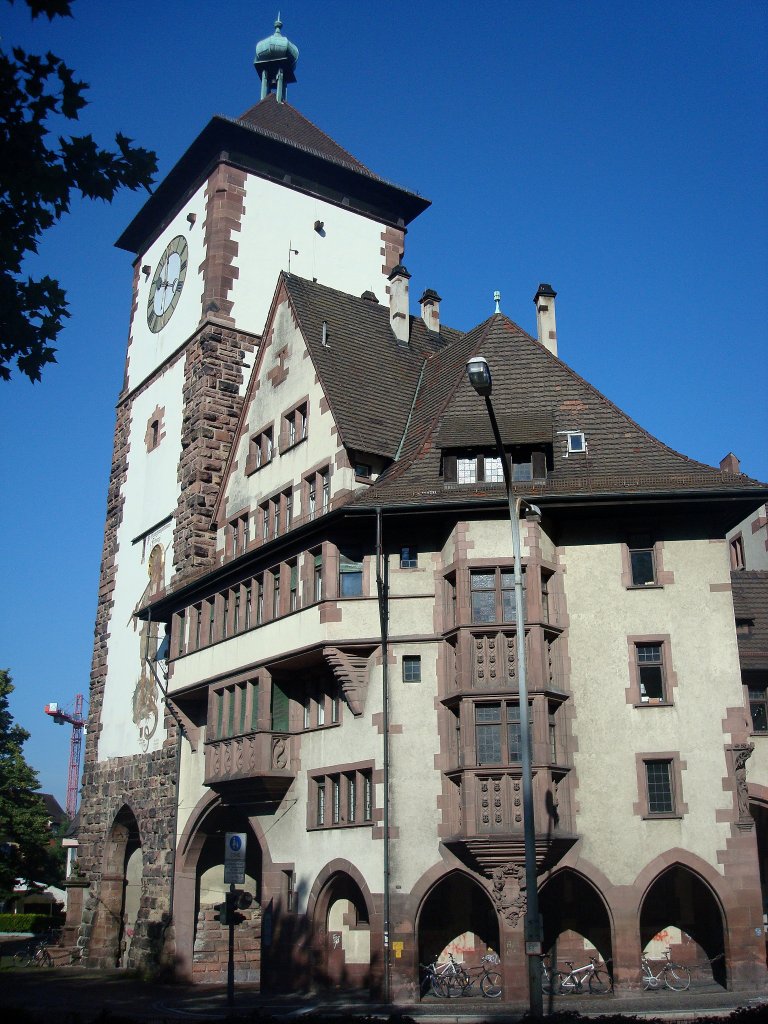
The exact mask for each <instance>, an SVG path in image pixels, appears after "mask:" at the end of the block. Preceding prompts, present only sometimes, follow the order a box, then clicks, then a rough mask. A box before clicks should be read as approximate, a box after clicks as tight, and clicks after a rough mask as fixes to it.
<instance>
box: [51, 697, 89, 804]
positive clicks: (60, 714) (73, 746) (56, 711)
mask: <svg viewBox="0 0 768 1024" xmlns="http://www.w3.org/2000/svg"><path fill="white" fill-rule="evenodd" d="M45 713H46V715H50V716H51V718H52V719H53V720H54V722H55V723H56V725H64V723H65V722H67V723H68V724H69V725H71V726H72V740H71V741H70V744H69V776H68V778H67V807H66V810H67V817H68V818H69V819H70V820H71V819H72V818H74V816H75V815H76V814H77V793H78V789H79V783H80V750H81V747H82V745H83V727H84V726H85V719H84V718H83V695H82V693H78V694H77V696H76V697H75V710H74V711H73V712H72V714H70V713H69V712H68V711H63V710H62V709H61V708H60V707H59V705H58V704H46V705H45Z"/></svg>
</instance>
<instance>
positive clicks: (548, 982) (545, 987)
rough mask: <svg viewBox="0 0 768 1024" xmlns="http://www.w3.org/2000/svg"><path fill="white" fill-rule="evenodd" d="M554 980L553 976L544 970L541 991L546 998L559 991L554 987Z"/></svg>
mask: <svg viewBox="0 0 768 1024" xmlns="http://www.w3.org/2000/svg"><path fill="white" fill-rule="evenodd" d="M552 979H553V975H550V974H547V972H546V971H545V970H544V969H542V972H541V991H542V992H543V993H544V995H545V996H550V995H554V994H555V992H556V991H557V990H556V989H555V988H553V987H552Z"/></svg>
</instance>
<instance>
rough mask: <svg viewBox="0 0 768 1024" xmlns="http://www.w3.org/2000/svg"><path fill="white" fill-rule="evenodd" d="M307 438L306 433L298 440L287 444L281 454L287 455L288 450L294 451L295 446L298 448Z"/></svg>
mask: <svg viewBox="0 0 768 1024" xmlns="http://www.w3.org/2000/svg"><path fill="white" fill-rule="evenodd" d="M306 440H307V435H306V434H305V435H304V437H300V438H299V439H298V441H294V442H293V444H287V445H285V447H284V448H281V449H280V454H281V455H287V454H288V452H292V451H293V449H294V448H298V447H299V445H300V444H304V442H305V441H306Z"/></svg>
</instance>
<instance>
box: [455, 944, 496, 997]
mask: <svg viewBox="0 0 768 1024" xmlns="http://www.w3.org/2000/svg"><path fill="white" fill-rule="evenodd" d="M498 963H499V958H498V956H497V955H496V953H486V954H485V956H483V957H481V958H480V965H479V966H478V967H466V966H465V965H463V964H460V965H459V966H460V967H462V968H463V973H464V975H465V976H466V981H465V982H464V984H463V986H462V991H461V994H462V995H463V996H469V995H472V994H473V993H474V988H475V985H479V987H480V991H481V993H482V994H483V996H485V998H486V999H499V998H500V996H501V985H502V982H501V974H499V972H498V971H492V970H491V969H490V965H494V966H495V965H496V964H498ZM460 978H461V975H459V979H460Z"/></svg>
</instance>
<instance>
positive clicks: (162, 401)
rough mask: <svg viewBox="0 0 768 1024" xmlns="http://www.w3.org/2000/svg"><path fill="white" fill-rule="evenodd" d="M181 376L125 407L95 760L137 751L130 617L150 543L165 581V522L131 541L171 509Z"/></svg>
mask: <svg viewBox="0 0 768 1024" xmlns="http://www.w3.org/2000/svg"><path fill="white" fill-rule="evenodd" d="M183 375H184V365H183V359H179V360H177V361H176V362H175V363H174V364H173V365H172V366H169V367H168V369H166V370H165V372H164V373H163V374H161V376H160V377H158V379H157V380H156V381H154V382H153V383H152V385H151V386H150V387H148V388H147V389H146V391H144V392H142V393H141V394H140V395H138V396H137V397H136V398H135V400H134V402H133V407H132V412H131V426H130V449H129V454H128V474H127V479H126V482H125V484H124V486H123V494H124V497H125V500H124V504H123V520H122V523H121V524H120V526H119V527H118V530H117V553H116V556H115V566H116V579H115V592H114V606H113V608H112V614H111V618H110V636H109V640H108V660H107V676H106V682H105V690H104V700H103V705H102V712H101V722H102V732H101V735H100V737H99V760H106V759H107V758H110V757H125V756H128V755H132V754H138V753H141V752H142V751H143V750H144V748H143V747H142V745H141V743H140V738H139V731H138V727H137V725H136V724H135V723H134V721H133V718H132V701H133V694H134V689H135V687H136V684H137V682H138V679H139V675H140V672H141V661H140V629H141V623H139V622H135V621H134V620H133V618H132V616H133V611H134V609H135V607H136V604H137V602H138V601H139V600H140V598H141V597H142V595H143V594H144V593H145V590H146V588H147V584H148V583H149V575H148V558H149V553H150V551H151V550H152V547H153V546H154V545H155V544H161V545H162V547H163V549H164V551H165V582H166V585H167V584H168V583H170V579H171V574H172V568H173V566H172V562H173V520H171V521H170V522H168V523H166V524H165V525H164V526H162V527H160V528H159V529H158V530H156V531H154V532H153V534H152V535H151V536H150V537H147V539H146V541H139V542H138V543H133V541H134V539H135V538H136V537H139V536H140V535H142V534H144V533H145V532H146V531H147V530H149V529H150V528H151V527H153V526H155V524H157V523H159V522H161V520H163V519H164V518H165V517H167V516H170V515H171V514H172V513H173V512H174V511H175V509H176V467H177V465H178V461H179V456H180V453H181V388H182V382H183ZM158 405H159V406H165V415H164V424H163V427H164V431H165V438H164V439H163V440H162V441H161V442H160V445H159V446H158V447H157V448H155V450H154V451H151V452H147V450H146V444H145V440H144V435H145V433H146V429H147V422H148V420H149V418H150V416H151V415H152V413H153V412H154V410H155V408H156V407H157V406H158ZM134 625H135V629H134ZM161 636H162V632H161ZM157 699H158V707H159V718H160V723H159V724H158V727H157V729H156V731H155V734H154V736H153V737H152V738H151V740H150V742H149V747H148V748H147V749H149V750H156V749H159V747H160V745H161V744H162V741H163V739H164V737H165V730H164V728H163V726H162V717H163V714H162V705H161V704H160V703H159V700H160V698H159V695H158V697H157Z"/></svg>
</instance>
